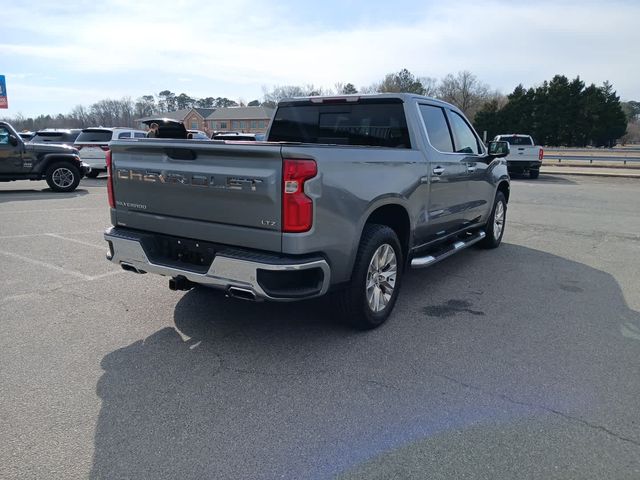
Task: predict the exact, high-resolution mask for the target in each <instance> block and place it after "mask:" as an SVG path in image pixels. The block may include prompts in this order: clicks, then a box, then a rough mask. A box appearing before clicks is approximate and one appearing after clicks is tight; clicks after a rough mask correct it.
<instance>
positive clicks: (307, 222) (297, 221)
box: [282, 158, 318, 233]
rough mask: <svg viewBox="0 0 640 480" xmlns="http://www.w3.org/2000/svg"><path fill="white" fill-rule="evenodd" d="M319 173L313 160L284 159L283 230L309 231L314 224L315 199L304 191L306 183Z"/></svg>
mask: <svg viewBox="0 0 640 480" xmlns="http://www.w3.org/2000/svg"><path fill="white" fill-rule="evenodd" d="M317 173H318V167H317V165H316V162H315V161H313V160H296V159H289V158H287V159H284V160H283V161H282V231H283V232H289V233H299V232H307V231H309V230H310V229H311V226H312V225H313V200H312V199H311V198H309V197H307V195H305V193H304V183H305V182H306V181H307V180H309V179H310V178H313V177H315V176H316V174H317Z"/></svg>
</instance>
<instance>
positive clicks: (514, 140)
mask: <svg viewBox="0 0 640 480" xmlns="http://www.w3.org/2000/svg"><path fill="white" fill-rule="evenodd" d="M500 141H501V142H509V145H529V146H531V145H533V141H532V140H531V138H529V137H513V136H512V137H508V136H507V137H500Z"/></svg>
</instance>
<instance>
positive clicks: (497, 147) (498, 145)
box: [489, 142, 509, 158]
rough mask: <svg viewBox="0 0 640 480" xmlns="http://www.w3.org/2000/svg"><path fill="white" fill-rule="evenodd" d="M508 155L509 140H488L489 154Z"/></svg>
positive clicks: (495, 156)
mask: <svg viewBox="0 0 640 480" xmlns="http://www.w3.org/2000/svg"><path fill="white" fill-rule="evenodd" d="M507 155H509V142H489V156H490V157H491V158H502V157H506V156H507Z"/></svg>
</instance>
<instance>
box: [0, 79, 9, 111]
mask: <svg viewBox="0 0 640 480" xmlns="http://www.w3.org/2000/svg"><path fill="white" fill-rule="evenodd" d="M0 108H9V100H7V82H5V80H4V75H0Z"/></svg>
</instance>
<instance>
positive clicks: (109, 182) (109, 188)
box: [105, 150, 116, 208]
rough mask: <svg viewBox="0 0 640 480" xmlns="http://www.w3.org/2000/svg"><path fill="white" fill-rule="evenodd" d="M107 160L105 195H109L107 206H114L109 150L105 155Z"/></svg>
mask: <svg viewBox="0 0 640 480" xmlns="http://www.w3.org/2000/svg"><path fill="white" fill-rule="evenodd" d="M105 160H106V161H107V195H108V196H109V206H110V207H111V208H116V202H115V199H114V197H113V174H112V173H111V150H107V153H106V155H105Z"/></svg>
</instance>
